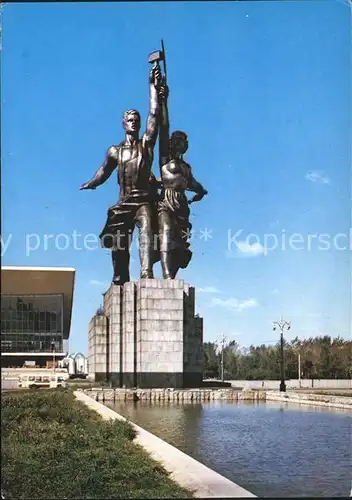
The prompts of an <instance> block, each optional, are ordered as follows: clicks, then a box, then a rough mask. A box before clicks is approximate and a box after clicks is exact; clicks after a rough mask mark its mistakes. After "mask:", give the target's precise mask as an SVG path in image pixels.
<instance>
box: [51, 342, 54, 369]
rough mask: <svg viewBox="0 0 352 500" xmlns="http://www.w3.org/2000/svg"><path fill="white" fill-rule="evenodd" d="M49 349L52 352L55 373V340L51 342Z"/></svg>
mask: <svg viewBox="0 0 352 500" xmlns="http://www.w3.org/2000/svg"><path fill="white" fill-rule="evenodd" d="M51 350H52V353H53V370H54V373H55V342H54V341H52V342H51Z"/></svg>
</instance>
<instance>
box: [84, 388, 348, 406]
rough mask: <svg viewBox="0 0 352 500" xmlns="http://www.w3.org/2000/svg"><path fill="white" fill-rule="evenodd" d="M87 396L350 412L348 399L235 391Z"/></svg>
mask: <svg viewBox="0 0 352 500" xmlns="http://www.w3.org/2000/svg"><path fill="white" fill-rule="evenodd" d="M83 392H84V393H85V394H87V396H89V397H91V398H92V399H94V400H95V401H99V402H101V403H105V402H119V401H121V402H122V401H153V402H163V403H168V402H169V403H181V402H184V403H187V402H193V403H200V402H202V401H231V402H237V401H253V402H259V401H262V402H264V401H268V402H270V401H272V402H274V401H278V402H279V401H280V402H286V403H294V404H304V405H314V406H324V407H330V408H341V409H347V410H352V397H345V396H330V395H323V394H302V393H296V392H292V391H289V392H286V393H282V392H278V391H253V390H242V391H238V390H235V389H182V390H181V389H108V388H102V387H97V388H92V389H85V390H83Z"/></svg>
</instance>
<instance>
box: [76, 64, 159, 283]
mask: <svg viewBox="0 0 352 500" xmlns="http://www.w3.org/2000/svg"><path fill="white" fill-rule="evenodd" d="M160 81H161V72H160V66H159V63H158V61H157V60H156V61H154V65H153V67H152V69H151V71H150V76H149V115H148V119H147V127H146V132H145V133H144V135H143V137H142V139H140V138H139V130H140V127H141V117H140V114H139V112H138V111H136V110H134V109H130V110H128V111H125V112H124V114H123V120H122V125H123V128H124V129H125V132H126V136H125V140H124V141H122V142H121V143H120V144H119V145H114V146H111V147H110V148H109V149H108V151H107V154H106V158H105V161H104V163H103V164H102V166H101V167H100V168H99V170H98V171H97V172H96V174H95V175H94V177H93V178H92V179H91V180H90V181H88V182H86V183H85V184H83V185H82V186H81V187H80V189H81V190H82V189H96V188H97V187H98V186H100V185H101V184H103V183H104V182H105V181H106V180H107V179H108V178H109V177H110V175H111V174H112V172H113V171H114V170H115V169H117V177H118V184H119V185H120V195H119V200H118V203H117V204H115V205H113V206H112V207H110V208H109V209H108V214H107V221H106V224H105V227H104V228H103V230H102V232H101V234H100V241H101V245H102V247H103V248H109V249H111V251H112V252H111V253H112V263H113V268H114V275H113V280H112V281H113V283H114V284H116V285H123V284H124V283H126V282H127V281H129V280H130V273H129V263H130V245H131V239H132V234H133V231H134V228H135V226H137V227H138V229H139V257H140V266H141V270H140V277H141V278H153V277H154V275H153V264H154V263H155V262H157V261H158V260H159V258H160V257H159V256H158V254H157V252H156V251H155V248H154V247H155V245H154V242H155V237H154V236H157V229H156V221H155V201H156V196H157V188H158V183H157V181H156V179H155V177H154V176H153V174H152V172H151V167H152V163H153V153H154V146H155V142H156V138H157V133H158V121H159V98H158V90H157V89H158V87H159V84H160Z"/></svg>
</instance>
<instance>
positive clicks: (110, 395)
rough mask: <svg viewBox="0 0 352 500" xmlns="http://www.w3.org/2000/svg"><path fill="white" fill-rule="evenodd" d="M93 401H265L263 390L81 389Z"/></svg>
mask: <svg viewBox="0 0 352 500" xmlns="http://www.w3.org/2000/svg"><path fill="white" fill-rule="evenodd" d="M83 392H84V393H85V394H87V396H90V397H91V398H92V399H94V400H95V401H100V402H102V403H103V402H115V401H116V402H118V401H163V402H182V401H183V402H191V401H192V402H201V401H219V400H220V401H221V400H222V401H265V392H263V391H240V392H239V391H236V390H233V389H182V390H181V389H180V390H177V389H106V388H99V387H98V388H92V389H85V390H84V391H83Z"/></svg>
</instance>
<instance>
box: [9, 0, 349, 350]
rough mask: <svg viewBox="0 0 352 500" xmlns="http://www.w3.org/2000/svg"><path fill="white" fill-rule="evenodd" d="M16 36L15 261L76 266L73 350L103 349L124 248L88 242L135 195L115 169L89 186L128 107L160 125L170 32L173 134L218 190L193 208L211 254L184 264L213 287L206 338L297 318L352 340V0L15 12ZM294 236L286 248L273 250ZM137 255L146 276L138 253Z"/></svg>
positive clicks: (235, 335)
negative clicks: (154, 107)
mask: <svg viewBox="0 0 352 500" xmlns="http://www.w3.org/2000/svg"><path fill="white" fill-rule="evenodd" d="M2 31H3V46H2V228H3V241H4V243H6V251H4V256H3V259H2V261H3V264H4V265H28V266H73V267H75V268H76V288H75V298H74V309H73V322H72V329H71V340H70V348H71V350H83V351H86V350H87V324H88V321H89V320H90V318H91V316H92V315H93V314H94V312H95V310H96V308H97V307H98V306H99V303H100V302H101V294H102V292H103V291H105V289H106V288H107V286H108V283H109V281H110V279H111V274H112V269H111V261H110V254H109V252H108V251H105V250H102V249H100V248H99V245H97V244H93V243H91V244H90V248H91V249H88V248H86V249H81V250H78V249H77V248H82V247H83V238H84V236H87V235H89V234H91V233H94V234H96V235H97V234H99V232H100V231H101V229H102V227H103V225H104V223H105V217H106V211H107V208H108V207H109V206H111V205H112V204H114V203H115V201H116V199H117V195H118V187H117V184H116V177H115V176H114V175H113V176H112V177H111V178H110V179H109V181H108V182H107V183H106V184H104V185H103V186H101V187H100V188H99V189H97V190H96V191H83V192H80V191H78V188H79V186H80V185H81V184H82V183H83V182H85V181H87V180H88V179H89V178H90V177H91V176H92V175H93V173H94V172H95V171H96V169H97V168H98V167H99V165H100V164H101V162H102V160H103V158H104V154H105V151H106V150H107V148H108V147H109V146H110V145H111V144H114V143H118V142H120V141H121V140H122V139H123V130H122V127H121V114H122V112H123V111H124V110H125V109H128V108H131V107H133V108H137V109H139V110H140V112H141V114H142V117H143V120H144V123H145V119H146V113H147V107H148V83H147V82H148V71H149V68H148V63H147V57H148V53H149V52H151V51H153V50H157V49H158V48H159V41H160V38H163V39H164V42H165V46H166V51H167V62H168V78H169V85H170V98H169V101H170V105H169V107H170V119H171V127H172V128H173V129H181V130H185V131H186V132H187V133H188V135H189V143H190V148H189V151H188V153H187V155H186V159H187V161H188V162H189V163H190V164H191V165H192V167H193V171H194V174H195V176H196V178H198V179H199V180H200V181H201V182H202V183H203V185H204V186H205V187H206V188H207V189H208V191H209V195H208V196H207V197H206V198H205V199H204V200H202V202H200V203H198V204H194V205H192V207H193V208H192V223H193V228H194V239H193V240H192V249H193V251H194V255H193V260H192V262H191V264H190V266H189V267H188V268H187V269H186V270H184V271H183V272H181V273H180V274H179V277H180V278H182V279H184V280H185V281H187V282H188V283H190V284H191V285H194V286H195V287H196V290H197V292H196V293H197V295H196V297H197V310H198V312H199V313H200V314H201V315H202V316H203V317H204V325H205V330H204V338H205V340H215V339H216V338H218V337H219V336H220V335H221V334H222V333H225V334H226V335H227V337H228V338H230V339H236V340H237V341H238V342H239V343H240V344H241V345H249V344H251V343H254V344H259V343H261V342H264V341H267V340H275V336H274V333H273V332H272V329H271V322H272V321H273V320H276V319H279V317H280V314H281V313H282V314H283V315H284V316H285V318H287V319H290V320H291V321H292V330H291V331H290V332H289V334H288V336H287V337H288V338H289V339H290V338H293V337H295V336H296V335H297V336H299V337H301V338H303V337H309V336H315V335H319V334H330V335H334V336H337V335H341V336H343V337H345V338H349V335H350V334H349V332H350V327H351V320H350V298H351V297H350V289H351V288H350V287H351V267H350V250H349V249H348V245H349V244H350V241H351V238H350V237H349V232H350V227H351V223H350V218H351V192H350V185H351V184H350V181H351V138H350V134H351V92H350V89H351V83H352V82H351V64H350V63H351V45H350V32H351V16H350V8H349V7H348V5H347V2H345V1H344V0H341V1H333V0H332V1H311V2H309V1H307V2H301V1H300V2H298V1H297V2H232V3H231V2H199V3H198V2H165V3H164V2H155V3H154V2H151V3H133V2H132V3H87V4H85V3H67V4H57V3H41V4H39V3H38V4H35V3H34V4H10V5H5V7H4V8H3V11H2ZM154 172H155V173H156V174H158V172H157V161H156V162H155V165H154ZM204 230H207V232H205V233H204ZM282 232H284V236H285V237H286V248H284V245H283V244H282V243H280V242H279V243H278V245H277V246H276V248H275V249H272V250H270V248H272V246H273V245H272V244H273V242H274V240H275V238H277V240H278V241H279V240H280V239H282ZM236 233H238V236H237V237H235V238H234V235H235V234H236ZM294 233H297V234H299V235H301V236H296V237H295V242H294V244H292V241H291V244H290V243H289V240H290V237H292V235H293V234H294ZM340 233H342V236H338V237H337V238H335V243H336V244H334V236H335V235H338V234H340ZM34 234H35V235H37V236H33V235H34ZM50 234H51V235H53V236H52V237H51V238H49V239H47V245H46V246H45V245H44V235H50ZM60 234H65V235H66V239H65V237H64V236H58V235H60ZM74 234H76V249H75V248H73V246H74V241H73V238H74V237H73V235H74ZM206 234H208V237H207V238H204V236H205V235H206ZM270 234H273V235H275V236H270ZM314 234H325V235H326V236H324V238H325V241H326V240H327V239H329V242H328V244H322V243H319V241H318V240H317V238H316V237H314V236H311V237H310V238H311V240H310V242H309V235H314ZM31 235H32V236H31ZM79 235H80V236H79ZM265 235H266V236H265ZM201 236H202V238H201ZM26 238H27V242H30V244H31V245H32V247H33V248H34V247H35V246H38V248H37V249H36V250H34V249H33V250H32V251H29V250H28V245H27V250H26ZM265 238H266V240H265ZM297 238H301V240H300V242H298V243H297ZM321 238H322V237H321ZM348 238H349V241H348ZM55 239H56V240H55ZM55 241H56V242H57V245H58V246H61V247H65V246H67V245H68V246H67V248H66V249H62V250H60V249H59V248H56V246H57V245H55ZM265 241H267V244H266V243H265ZM67 242H68V243H67ZM336 245H339V247H340V249H338V248H336ZM342 247H345V248H346V249H345V250H343V249H342ZM4 248H5V247H4ZM132 255H133V257H134V259H135V260H134V261H133V262H132V276H133V278H138V269H139V266H138V261H137V259H136V258H137V250H136V246H135V245H134V248H133V251H132ZM155 274H156V276H160V266H159V264H158V265H156V266H155Z"/></svg>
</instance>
